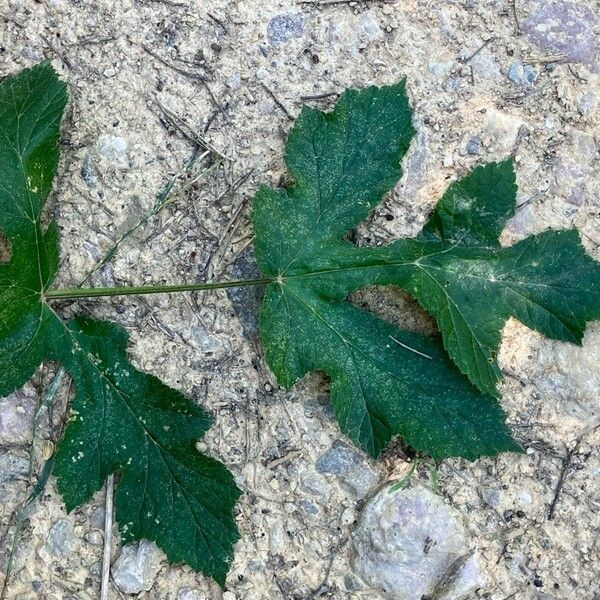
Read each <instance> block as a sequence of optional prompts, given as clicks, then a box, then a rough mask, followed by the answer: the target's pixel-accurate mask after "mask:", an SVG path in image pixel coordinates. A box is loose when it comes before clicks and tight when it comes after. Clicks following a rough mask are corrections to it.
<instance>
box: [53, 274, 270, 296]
mask: <svg viewBox="0 0 600 600" xmlns="http://www.w3.org/2000/svg"><path fill="white" fill-rule="evenodd" d="M272 281H274V279H272V278H269V277H264V278H262V279H240V280H233V281H215V282H214V283H189V284H186V283H184V284H180V285H142V286H131V287H128V286H121V287H119V286H117V287H95V288H64V289H62V290H47V291H46V292H44V297H45V298H46V299H47V300H58V299H68V298H97V297H99V296H139V295H141V294H170V293H177V292H198V291H202V290H220V289H224V288H234V287H247V286H251V285H267V284H269V283H271V282H272Z"/></svg>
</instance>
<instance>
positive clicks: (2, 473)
mask: <svg viewBox="0 0 600 600" xmlns="http://www.w3.org/2000/svg"><path fill="white" fill-rule="evenodd" d="M28 471H29V461H28V460H27V459H25V458H21V457H20V456H14V455H12V454H2V455H0V484H3V483H7V482H10V481H15V480H16V479H21V478H23V477H25V476H26V475H27V473H28Z"/></svg>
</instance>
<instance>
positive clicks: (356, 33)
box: [328, 10, 383, 54]
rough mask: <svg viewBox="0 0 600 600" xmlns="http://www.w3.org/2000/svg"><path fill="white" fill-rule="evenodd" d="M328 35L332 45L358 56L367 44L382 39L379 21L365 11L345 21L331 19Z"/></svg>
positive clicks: (370, 11)
mask: <svg viewBox="0 0 600 600" xmlns="http://www.w3.org/2000/svg"><path fill="white" fill-rule="evenodd" d="M328 33H329V39H330V42H331V43H332V45H334V46H338V47H341V48H343V49H344V50H346V51H347V52H349V53H351V54H358V52H360V51H361V50H363V49H364V48H366V47H367V46H369V44H371V43H373V42H376V41H377V40H380V39H381V38H382V37H383V31H382V29H381V26H380V25H379V21H378V20H377V17H376V15H375V13H374V12H373V11H372V10H366V11H364V12H363V13H361V14H359V15H352V16H350V17H348V18H346V19H331V20H330V21H329V26H328Z"/></svg>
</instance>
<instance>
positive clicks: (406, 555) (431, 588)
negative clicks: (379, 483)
mask: <svg viewBox="0 0 600 600" xmlns="http://www.w3.org/2000/svg"><path fill="white" fill-rule="evenodd" d="M352 542H353V557H352V567H353V569H354V571H355V573H356V574H357V575H359V576H360V577H361V578H362V579H363V580H364V581H365V582H366V583H368V584H369V585H370V586H371V587H373V588H375V589H377V590H378V591H379V592H381V593H382V594H383V596H384V597H385V598H390V599H392V598H393V599H394V600H415V599H420V598H423V597H432V598H436V600H437V599H440V600H441V599H444V600H461V599H463V598H466V597H467V596H468V595H469V594H471V593H473V591H475V590H476V589H477V588H479V587H481V586H482V585H483V581H482V578H481V575H480V573H479V568H478V565H477V559H476V557H475V555H474V554H473V552H472V551H471V549H470V543H469V540H468V538H467V536H466V533H465V530H464V527H463V525H462V522H461V516H460V514H459V513H458V512H457V511H456V510H455V509H453V508H451V507H450V506H448V505H446V504H444V501H443V499H442V498H441V497H440V496H437V495H436V494H434V493H433V492H431V491H430V490H429V489H427V488H424V487H420V486H419V487H413V488H408V489H407V488H405V489H402V490H399V491H397V492H390V491H389V487H386V488H385V489H383V490H381V491H380V492H379V493H378V494H377V496H375V497H374V498H373V499H372V500H371V501H370V502H369V503H368V504H367V506H366V507H365V509H364V511H363V513H362V515H361V519H360V522H359V525H358V527H357V528H356V530H355V531H354V533H353V534H352Z"/></svg>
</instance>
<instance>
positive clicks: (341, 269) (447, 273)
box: [252, 83, 600, 459]
mask: <svg viewBox="0 0 600 600" xmlns="http://www.w3.org/2000/svg"><path fill="white" fill-rule="evenodd" d="M413 133H414V130H413V128H412V126H411V111H410V108H409V104H408V100H407V97H406V94H405V91H404V84H403V83H400V84H397V85H393V86H389V87H383V88H378V87H371V88H367V89H365V90H363V91H354V90H351V91H348V92H346V93H345V94H344V95H343V96H342V97H341V99H340V100H339V102H338V103H337V105H336V106H335V108H334V109H333V110H332V111H331V112H329V113H321V112H318V111H314V110H312V109H304V110H303V111H302V113H301V115H300V117H299V118H298V120H297V121H296V123H295V125H294V127H293V128H292V131H291V133H290V136H289V140H288V142H287V145H286V154H285V158H286V163H287V165H288V167H289V169H290V172H291V174H292V176H293V183H292V185H291V186H290V187H289V188H287V189H277V190H274V189H269V188H261V189H260V190H259V191H258V193H257V194H256V197H255V199H254V205H253V215H252V218H253V224H254V229H255V234H256V241H255V248H256V255H257V259H258V262H259V266H260V268H261V271H262V272H263V273H264V274H265V275H267V276H271V277H273V278H274V279H275V281H274V282H273V283H271V284H270V285H269V286H268V288H267V292H266V295H265V299H264V303H263V307H262V312H261V336H262V339H263V343H264V346H265V350H266V356H267V360H268V362H269V364H270V366H271V368H272V369H273V371H274V373H275V375H276V376H277V378H278V380H279V382H280V383H281V384H283V385H285V386H286V387H289V386H291V385H293V384H294V382H296V381H297V380H298V379H299V378H301V377H302V376H304V375H305V374H306V373H308V372H310V371H313V370H323V371H324V372H325V373H326V374H327V375H328V376H329V377H330V378H331V396H332V403H333V407H334V410H335V412H336V415H337V418H338V421H339V422H340V426H341V428H342V430H343V431H344V432H345V433H346V434H347V435H348V436H349V437H351V438H352V439H353V440H354V441H355V442H356V443H357V444H358V445H360V446H361V447H362V448H364V449H365V450H366V451H368V452H369V453H371V454H373V455H377V454H378V453H379V452H380V451H381V450H382V449H383V448H384V447H385V445H386V444H387V443H388V442H389V440H390V439H391V438H392V437H393V436H394V435H397V434H400V435H401V436H402V437H403V438H404V439H405V440H406V441H407V442H408V443H410V444H411V445H412V446H413V447H415V448H416V449H418V450H422V451H424V452H426V453H428V454H430V455H432V456H433V457H434V458H441V457H444V456H454V455H456V456H463V457H466V458H469V459H473V458H476V457H477V456H479V455H482V454H495V453H497V452H501V451H505V450H517V449H518V446H517V444H516V443H515V442H514V441H513V440H512V438H511V437H510V433H509V431H508V428H507V427H506V425H505V423H504V415H503V412H502V410H501V408H500V407H499V405H498V404H497V401H496V400H495V398H494V396H497V394H498V392H497V387H496V385H497V382H498V381H499V380H500V378H501V373H500V370H499V367H498V365H497V361H496V354H497V351H498V347H499V344H500V341H501V331H502V328H503V326H504V324H505V322H506V320H507V319H508V318H509V317H511V316H513V317H516V318H517V319H519V320H520V321H522V322H523V323H524V324H525V325H527V326H529V327H532V328H533V329H536V330H538V331H540V332H542V333H544V334H546V335H548V336H550V337H552V338H555V339H561V340H566V341H572V342H579V341H580V340H581V336H582V333H583V330H584V328H585V323H586V321H588V320H590V319H593V318H598V316H600V268H599V263H597V262H596V261H594V260H593V259H592V258H591V257H589V256H587V255H586V254H585V251H584V249H583V247H582V246H581V244H580V241H579V237H578V234H577V232H575V231H553V232H546V233H543V234H539V235H537V236H531V237H529V238H527V239H525V240H523V241H521V242H519V243H517V244H515V245H513V246H510V247H502V246H501V245H500V243H499V241H498V237H499V235H500V233H501V232H502V229H503V228H504V226H505V224H506V221H507V219H509V218H510V216H511V215H512V214H513V213H514V210H515V196H516V183H515V174H514V169H513V165H512V162H511V161H505V162H502V163H492V164H489V165H486V166H483V167H477V168H476V169H474V170H473V171H472V172H471V173H470V174H469V175H467V176H466V177H464V178H463V179H462V180H460V181H458V182H456V183H454V184H452V185H451V186H450V187H449V188H448V190H447V192H446V193H445V194H444V196H443V197H442V199H441V200H440V202H439V203H438V205H437V207H436V208H435V210H434V212H433V214H432V216H431V218H430V220H429V221H428V223H427V224H426V225H425V227H424V228H423V230H422V232H421V234H420V235H419V236H417V238H414V239H401V240H398V241H396V242H394V243H392V244H389V245H388V246H384V247H378V248H368V247H366V248H364V247H361V248H358V247H356V246H354V245H353V244H351V243H349V242H348V241H345V239H344V237H345V235H346V234H347V232H348V231H349V230H350V229H352V228H354V227H356V226H358V225H359V224H360V222H361V221H362V220H363V219H364V218H365V217H366V216H367V215H368V214H369V212H370V210H371V209H372V208H373V207H374V206H376V204H377V203H378V202H379V201H380V200H381V197H382V195H383V194H384V193H385V192H387V191H388V190H390V189H391V188H392V187H393V186H394V185H395V184H396V183H397V181H398V180H399V178H400V176H401V171H400V167H399V162H400V160H401V158H402V156H403V155H404V153H405V152H406V150H407V148H408V146H409V143H410V139H411V137H412V135H413ZM370 285H396V286H399V287H401V288H403V289H405V290H406V291H408V292H409V293H410V294H411V295H413V296H414V297H415V298H416V299H417V301H418V302H419V303H420V304H421V305H422V306H423V307H424V308H425V309H426V310H427V311H429V312H430V313H431V314H432V315H433V316H434V317H435V319H436V321H437V323H438V325H439V328H440V332H441V335H442V339H443V345H444V346H445V348H446V350H447V352H448V354H449V356H450V358H451V359H452V360H453V361H454V363H455V364H456V365H457V366H458V368H459V369H460V371H462V372H463V373H464V374H465V375H466V376H467V377H468V379H467V378H465V377H463V376H462V375H460V374H459V373H458V372H457V371H456V369H455V368H453V366H452V365H450V364H449V362H448V360H447V358H446V356H445V353H444V352H443V349H442V344H440V343H438V342H437V341H436V340H435V339H431V338H427V337H426V336H422V335H418V334H415V333H410V332H406V331H401V330H399V329H398V328H397V327H394V326H392V325H390V324H388V323H385V322H383V321H381V320H380V319H378V318H376V317H374V316H372V315H369V314H367V313H365V312H364V311H362V310H360V309H358V308H356V307H354V306H352V305H351V304H349V303H348V302H347V301H346V298H347V296H348V294H349V293H351V292H353V291H355V290H357V289H360V288H364V287H367V286H370ZM469 380H470V382H469ZM477 388H478V389H477Z"/></svg>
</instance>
